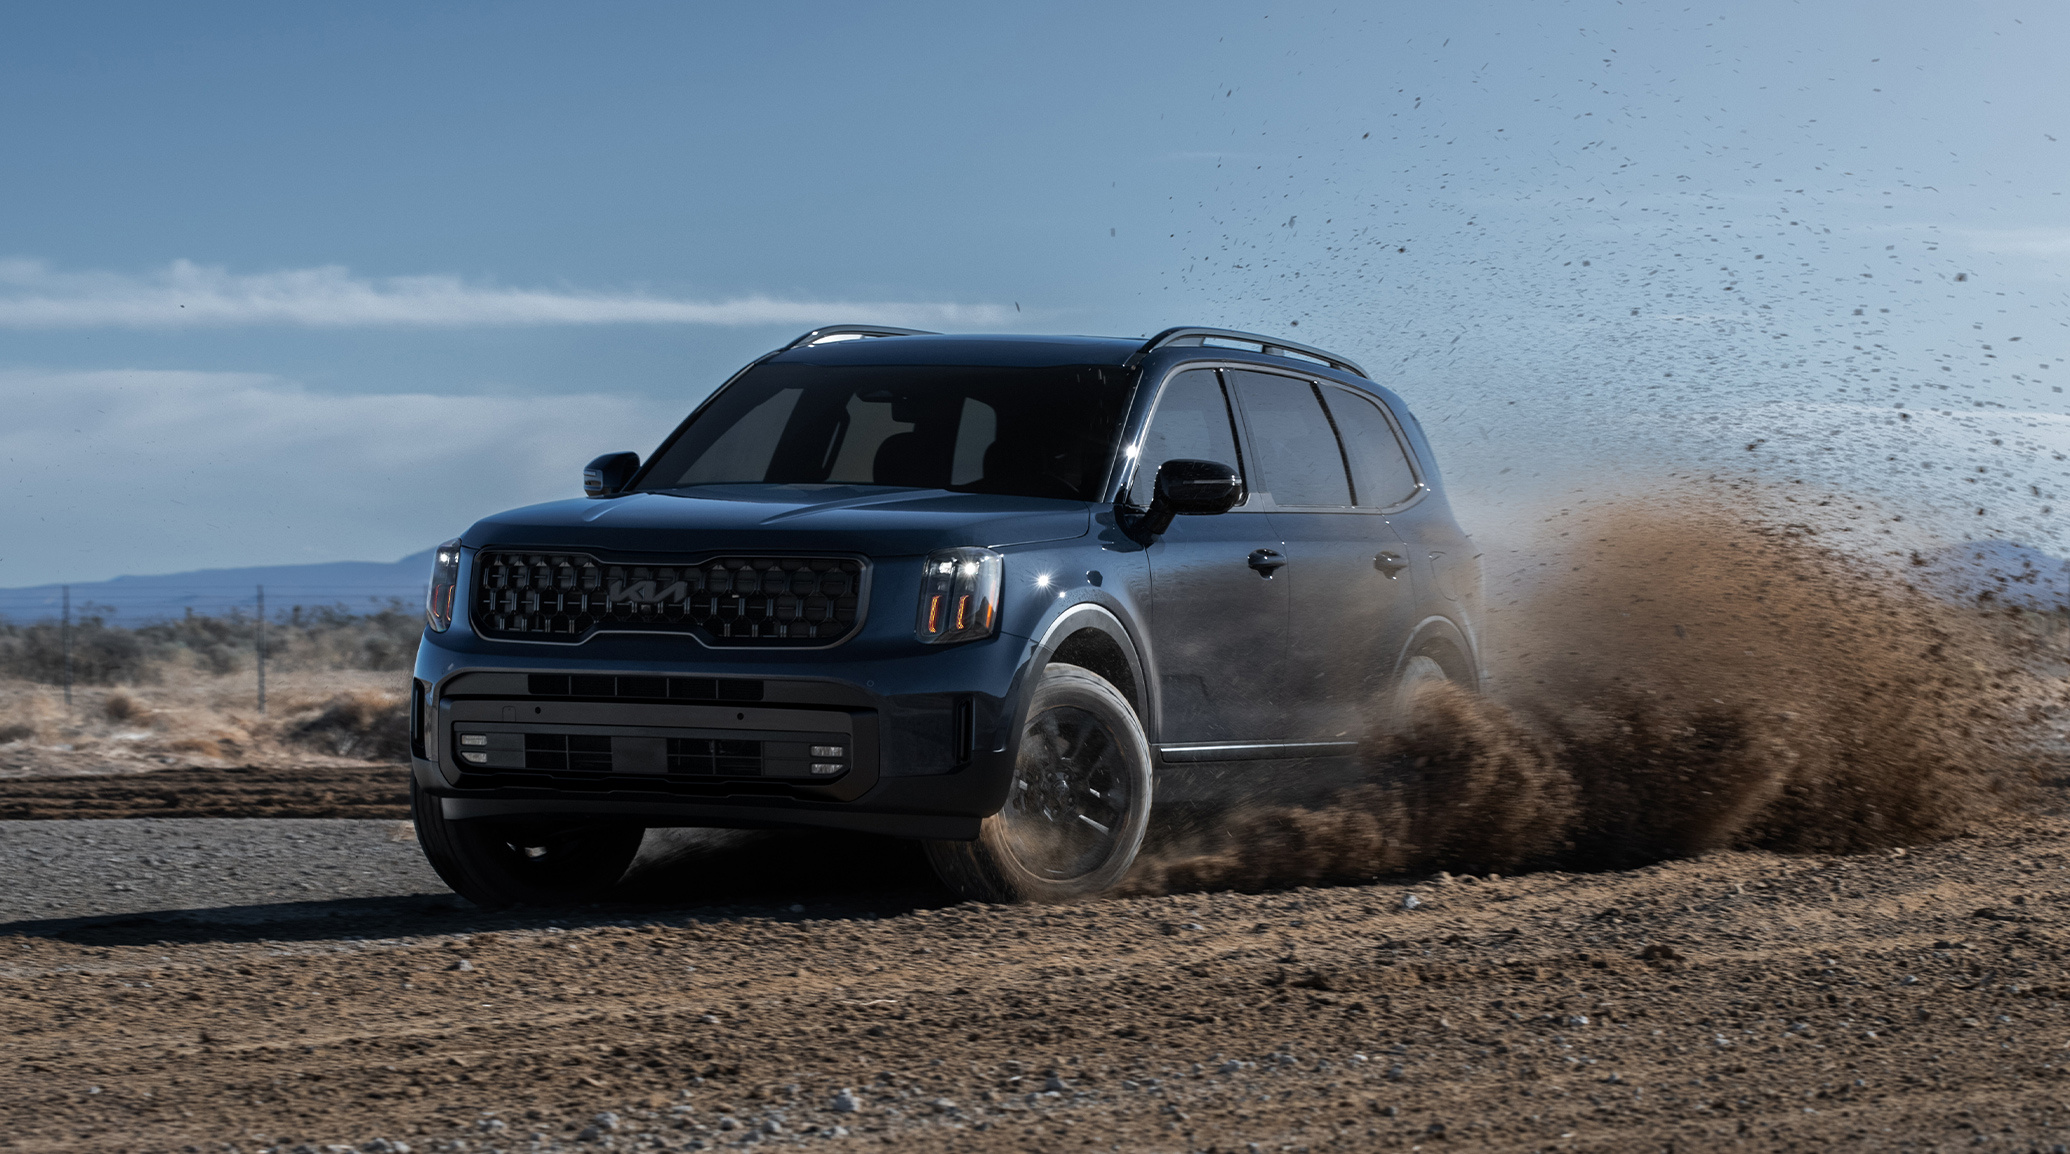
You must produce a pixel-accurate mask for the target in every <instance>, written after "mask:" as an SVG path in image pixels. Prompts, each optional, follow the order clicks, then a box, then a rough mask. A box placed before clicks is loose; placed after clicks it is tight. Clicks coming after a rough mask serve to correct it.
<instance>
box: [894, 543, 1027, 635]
mask: <svg viewBox="0 0 2070 1154" xmlns="http://www.w3.org/2000/svg"><path fill="white" fill-rule="evenodd" d="M1005 568H1006V558H1004V557H1002V556H1001V555H999V554H998V553H995V552H993V551H992V550H990V549H977V548H961V549H942V550H938V551H936V552H934V553H930V554H928V557H927V563H926V564H925V565H924V566H922V567H921V570H920V614H919V620H918V621H917V622H916V623H915V625H914V629H913V635H914V636H915V637H918V638H919V639H920V640H921V641H923V642H926V643H927V644H929V645H947V644H951V643H954V642H958V641H976V640H978V639H979V638H982V637H990V636H992V634H993V633H994V632H996V631H997V630H998V628H999V589H1000V584H1001V578H1002V576H1003V575H1004V573H1005Z"/></svg>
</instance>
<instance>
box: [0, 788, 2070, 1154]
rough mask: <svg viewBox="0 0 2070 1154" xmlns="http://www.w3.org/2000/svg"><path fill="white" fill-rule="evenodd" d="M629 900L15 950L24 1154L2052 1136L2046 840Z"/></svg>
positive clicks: (683, 869)
mask: <svg viewBox="0 0 2070 1154" xmlns="http://www.w3.org/2000/svg"><path fill="white" fill-rule="evenodd" d="M629 893H631V894H632V895H633V896H643V897H645V898H647V899H649V900H650V901H651V900H654V899H659V898H663V897H672V898H673V899H674V900H675V902H676V904H675V905H674V906H672V907H663V906H654V905H648V906H629V905H620V906H616V907H603V908H597V909H591V910H586V911H581V912H579V913H577V914H575V915H572V916H570V915H566V914H563V915H557V916H535V915H518V914H501V915H490V914H482V913H470V912H467V911H466V910H464V909H459V908H455V907H454V906H453V905H452V904H451V903H450V902H448V901H444V900H438V899H424V898H417V899H410V900H407V901H406V900H401V899H398V900H397V901H396V902H395V903H394V904H393V905H392V906H390V907H387V908H384V909H381V910H378V911H370V910H369V909H368V908H367V905H366V903H364V902H359V903H341V904H340V908H339V910H337V911H333V912H332V915H331V916H328V917H327V916H323V915H322V914H321V913H320V912H317V913H310V912H309V911H303V912H304V913H307V914H308V916H306V917H302V918H301V919H300V920H294V919H288V920H282V921H276V922H273V923H269V924H260V925H253V924H250V923H249V922H239V923H235V924H233V923H231V922H229V921H224V922H222V923H214V922H211V921H210V919H209V918H208V917H207V916H205V915H194V914H188V915H183V916H181V917H179V918H171V917H167V918H159V919H153V918H125V919H117V920H101V921H92V920H88V921H75V922H50V923H38V924H29V923H16V924H15V925H14V926H10V927H4V928H0V929H4V931H12V934H11V936H5V937H0V1030H4V1031H5V1032H6V1035H7V1036H8V1037H9V1039H10V1043H9V1047H8V1056H7V1062H6V1064H5V1066H4V1067H0V1144H4V1145H5V1146H6V1147H7V1148H9V1149H19V1150H94V1151H100V1150H180V1149H183V1148H199V1149H203V1150H222V1149H226V1148H228V1147H229V1146H235V1147H236V1148H238V1149H240V1150H244V1151H247V1152H249V1151H254V1150H258V1149H263V1148H276V1147H284V1148H289V1149H292V1148H293V1147H294V1146H295V1145H297V1144H300V1143H304V1142H307V1143H313V1144H316V1146H317V1147H318V1148H321V1147H322V1146H323V1145H325V1144H329V1143H351V1144H352V1145H354V1146H355V1147H358V1146H361V1145H362V1144H364V1143H368V1142H371V1141H373V1140H375V1139H385V1140H388V1141H390V1142H403V1143H407V1144H409V1145H411V1146H412V1147H413V1148H415V1149H417V1150H420V1151H421V1150H424V1149H433V1150H444V1149H453V1150H458V1149H462V1148H463V1147H462V1146H461V1145H460V1144H459V1143H461V1142H464V1143H466V1144H467V1145H466V1146H465V1148H466V1149H469V1150H473V1151H481V1150H490V1149H498V1150H533V1149H538V1148H547V1149H551V1148H556V1147H559V1146H562V1145H567V1146H568V1147H570V1148H583V1149H596V1148H600V1147H599V1146H597V1145H593V1144H591V1143H585V1142H582V1141H580V1138H581V1136H582V1135H583V1134H584V1133H585V1132H589V1133H590V1136H591V1139H592V1142H604V1141H605V1140H608V1142H607V1143H605V1144H607V1145H608V1146H609V1147H610V1148H615V1149H621V1150H623V1149H648V1148H668V1149H683V1148H695V1146H696V1144H697V1143H703V1144H705V1145H707V1146H713V1147H719V1146H733V1145H739V1144H741V1143H742V1142H743V1140H745V1139H747V1138H749V1136H751V1135H753V1136H755V1137H757V1138H758V1139H759V1140H760V1141H761V1142H763V1143H765V1144H767V1143H775V1144H803V1145H819V1144H822V1143H826V1142H835V1143H839V1144H841V1146H842V1148H855V1147H856V1144H857V1143H863V1144H865V1145H867V1146H869V1147H871V1148H875V1147H876V1146H878V1145H880V1144H882V1143H889V1144H890V1145H893V1146H896V1147H898V1148H901V1149H914V1150H1055V1149H1059V1148H1078V1147H1080V1146H1088V1147H1092V1148H1096V1149H1110V1150H1129V1151H1137V1150H1144V1151H1194V1150H1221V1151H1246V1150H1250V1149H1262V1150H1281V1149H1295V1150H1300V1149H1307V1150H1368V1149H1394V1148H1400V1149H1410V1148H1414V1147H1416V1146H1419V1145H1420V1146H1422V1147H1423V1148H1424V1149H1444V1148H1452V1149H1461V1150H1538V1149H1561V1150H1642V1149H1643V1150H1660V1149H1668V1148H1672V1149H1675V1150H1706V1149H1724V1148H1727V1147H1730V1148H1734V1149H1741V1148H1747V1147H1749V1146H1751V1147H1754V1148H1768V1149H1795V1150H1824V1149H1830V1148H1834V1147H1839V1146H1844V1147H1848V1148H1876V1149H1891V1148H1900V1147H1902V1148H1908V1149H1941V1148H1949V1149H1952V1148H1954V1147H1956V1146H1961V1147H1964V1148H1970V1147H1971V1146H1973V1145H1976V1144H1985V1145H1988V1147H1989V1148H1992V1149H2017V1150H2027V1149H2044V1150H2045V1149H2049V1148H2050V1147H2051V1146H2052V1145H2053V1144H2055V1143H2057V1142H2062V1141H2066V1140H2070V1112H2066V1105H2065V1103H2066V1098H2070V1080H2066V1071H2070V1050H2066V1045H2070V973H2066V969H2065V965H2064V958H2065V950H2066V947H2070V925H2066V917H2065V910H2066V907H2070V819H2066V818H2065V817H2064V816H2063V815H2062V814H2060V813H2054V814H2050V815H2046V816H2037V817H2022V818H2008V819H2005V820H2002V821H1999V822H1996V823H1993V824H1992V825H1990V826H1988V827H1986V828H1985V829H1983V830H1982V831H1980V832H1979V833H1977V834H1975V835H1973V836H1967V837H1961V838H1957V839H1954V840H1951V841H1948V842H1944V843H1941V844H1937V845H1931V846H1925V847H1917V848H1913V849H1910V850H1906V851H1903V852H1896V851H1883V852H1879V853H1875V854H1869V855H1861V856H1852V857H1849V856H1832V855H1821V854H1807V855H1795V856H1785V855H1779V854H1775V853H1771V852H1765V851H1725V852H1716V853H1712V854H1708V855H1705V856H1703V857H1700V858H1696V859H1693V860H1683V861H1675V862H1669V863H1663V864H1657V865H1650V866H1645V867H1642V868H1637V869H1631V870H1623V871H1616V872H1601V873H1571V872H1545V873H1538V874H1532V875H1526V876H1521V877H1515V878H1500V879H1493V878H1487V877H1481V878H1471V877H1456V878H1447V877H1443V876H1435V877H1423V878H1416V879H1408V880H1402V881H1394V882H1387V883H1380V884H1370V885H1347V886H1341V887H1335V888H1304V889H1296V890H1290V891H1284V892H1279V893H1269V894H1242V893H1233V892H1216V893H1195V894H1185V895H1172V896H1153V897H1137V898H1116V899H1109V900H1103V901H1097V902H1090V903H1086V904H1084V905H1079V906H1073V907H1063V908H1057V907H1049V908H1045V907H997V906H981V905H975V904H964V905H945V904H940V903H943V902H945V901H946V899H944V898H942V897H941V896H940V895H939V892H938V891H935V890H933V889H931V887H929V885H928V884H927V882H926V880H925V877H924V874H922V873H921V871H920V867H919V864H918V862H917V860H916V859H915V857H914V855H912V854H911V853H910V852H908V850H907V848H906V847H903V846H901V845H899V844H898V843H889V842H872V841H869V840H867V839H831V840H830V841H828V842H814V841H812V840H809V839H789V840H786V839H785V838H782V837H775V838H771V837H760V838H758V837H752V836H749V837H742V838H740V839H739V840H738V841H737V842H734V843H732V844H731V845H730V848H729V846H728V845H724V844H722V845H718V846H706V847H704V848H702V849H700V850H698V851H697V852H693V853H688V854H685V855H683V856H680V857H677V858H674V859H665V860H662V861H659V862H658V863H657V864H656V865H654V866H653V867H651V868H650V870H649V872H648V874H647V875H645V876H644V877H643V878H640V879H635V881H634V883H632V886H631V888H630V889H629ZM686 895H693V896H691V898H690V903H689V904H685V897H686ZM830 895H831V899H832V902H833V904H832V905H828V904H826V903H827V902H828V901H829V898H830ZM696 896H702V897H704V898H705V900H706V901H707V902H713V901H722V902H728V903H730V904H728V905H723V906H722V905H714V904H698V903H697V897H696ZM1412 897H1413V898H1414V899H1416V900H1415V901H1414V902H1411V901H1410V900H1409V899H1410V898H1412ZM803 903H812V904H811V905H809V906H806V905H803ZM319 904H320V903H319ZM298 909H299V907H298ZM261 935H264V936H263V937H261ZM843 1091H852V1094H851V1095H850V1096H849V1098H848V1099H846V1100H843V1101H842V1104H844V1105H845V1104H848V1103H849V1102H852V1103H853V1104H854V1105H856V1106H858V1107H859V1109H856V1110H854V1111H851V1112H843V1111H840V1110H837V1109H836V1103H837V1100H838V1099H839V1096H840V1095H841V1094H842V1092H843ZM607 1113H608V1114H610V1115H613V1116H614V1118H610V1119H605V1124H604V1125H603V1126H601V1127H598V1128H597V1129H595V1130H591V1129H590V1128H591V1127H593V1126H597V1122H596V1120H597V1119H598V1117H599V1116H600V1115H604V1114H607ZM614 1123H615V1126H616V1129H615V1130H613V1129H610V1126H611V1125H613V1124H614ZM772 1123H773V1124H774V1127H775V1129H774V1130H772V1129H771V1125H772ZM837 1127H838V1128H839V1131H838V1133H840V1134H841V1135H842V1136H840V1137H833V1136H834V1135H835V1134H836V1133H837V1130H836V1128H837ZM535 1135H536V1137H535ZM1434 1143H1435V1144H1434ZM1252 1144H1255V1145H1252Z"/></svg>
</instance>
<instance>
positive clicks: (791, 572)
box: [469, 549, 864, 647]
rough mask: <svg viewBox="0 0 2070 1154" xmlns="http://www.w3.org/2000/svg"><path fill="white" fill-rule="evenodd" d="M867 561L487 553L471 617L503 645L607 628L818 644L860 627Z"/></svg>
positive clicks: (579, 636)
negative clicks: (659, 560) (629, 561)
mask: <svg viewBox="0 0 2070 1154" xmlns="http://www.w3.org/2000/svg"><path fill="white" fill-rule="evenodd" d="M863 575H864V570H863V563H862V562H861V561H857V560H855V559H853V558H848V557H713V558H710V559H708V560H704V561H698V562H694V563H688V564H681V565H620V564H616V563H611V562H605V561H599V560H597V559H596V558H594V557H591V556H588V555H586V554H582V553H546V552H530V551H522V552H521V551H517V550H486V549H485V550H483V551H482V552H481V553H479V554H477V555H476V557H475V562H474V590H473V592H474V596H473V597H472V598H471V602H472V604H471V607H470V611H469V613H470V620H471V621H472V622H473V624H474V630H475V632H476V633H479V634H481V635H482V636H483V637H488V638H492V639H495V640H499V641H563V642H566V641H581V640H583V639H584V638H587V637H589V636H590V635H592V634H595V633H599V632H607V631H608V632H632V633H687V634H690V635H692V636H695V637H698V638H700V639H701V640H703V641H705V642H707V643H708V644H712V645H754V646H763V645H766V646H795V647H817V646H826V645H833V644H836V643H838V642H841V641H843V640H846V639H847V638H848V636H849V635H850V634H851V633H853V632H855V628H856V625H857V623H858V620H859V618H860V614H861V606H862V584H863Z"/></svg>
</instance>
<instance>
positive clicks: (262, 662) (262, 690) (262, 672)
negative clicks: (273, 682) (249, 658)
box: [258, 585, 266, 717]
mask: <svg viewBox="0 0 2070 1154" xmlns="http://www.w3.org/2000/svg"><path fill="white" fill-rule="evenodd" d="M258 649H259V715H260V716H261V717H263V716H265V714H266V587H265V586H264V585H261V586H259V645H258Z"/></svg>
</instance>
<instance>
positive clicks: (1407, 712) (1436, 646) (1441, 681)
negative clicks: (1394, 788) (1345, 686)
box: [1381, 639, 1474, 734]
mask: <svg viewBox="0 0 2070 1154" xmlns="http://www.w3.org/2000/svg"><path fill="white" fill-rule="evenodd" d="M1433 685H1456V686H1458V687H1459V688H1461V689H1464V690H1466V691H1467V692H1468V693H1472V692H1474V679H1473V668H1472V666H1470V665H1468V664H1467V663H1466V662H1465V660H1464V659H1462V658H1461V657H1460V656H1459V652H1458V651H1457V650H1455V649H1453V648H1452V647H1451V646H1450V645H1447V644H1446V643H1445V642H1444V641H1442V640H1437V639H1433V640H1430V641H1426V642H1424V643H1423V644H1422V645H1419V646H1417V648H1416V649H1415V651H1414V652H1412V653H1411V654H1410V655H1409V657H1408V658H1407V659H1406V660H1404V661H1403V662H1402V664H1401V668H1400V669H1399V670H1398V671H1397V672H1396V673H1395V679H1394V685H1393V687H1392V688H1390V689H1389V690H1388V692H1387V696H1386V697H1385V698H1384V699H1383V702H1382V706H1381V714H1382V717H1381V720H1382V725H1383V728H1384V729H1386V730H1387V731H1388V732H1390V733H1397V734H1399V733H1404V732H1406V731H1407V730H1408V727H1409V723H1410V721H1411V720H1413V719H1414V717H1415V714H1416V699H1417V698H1418V697H1419V696H1421V695H1422V693H1423V691H1424V690H1425V689H1427V688H1429V687H1430V686H1433Z"/></svg>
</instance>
